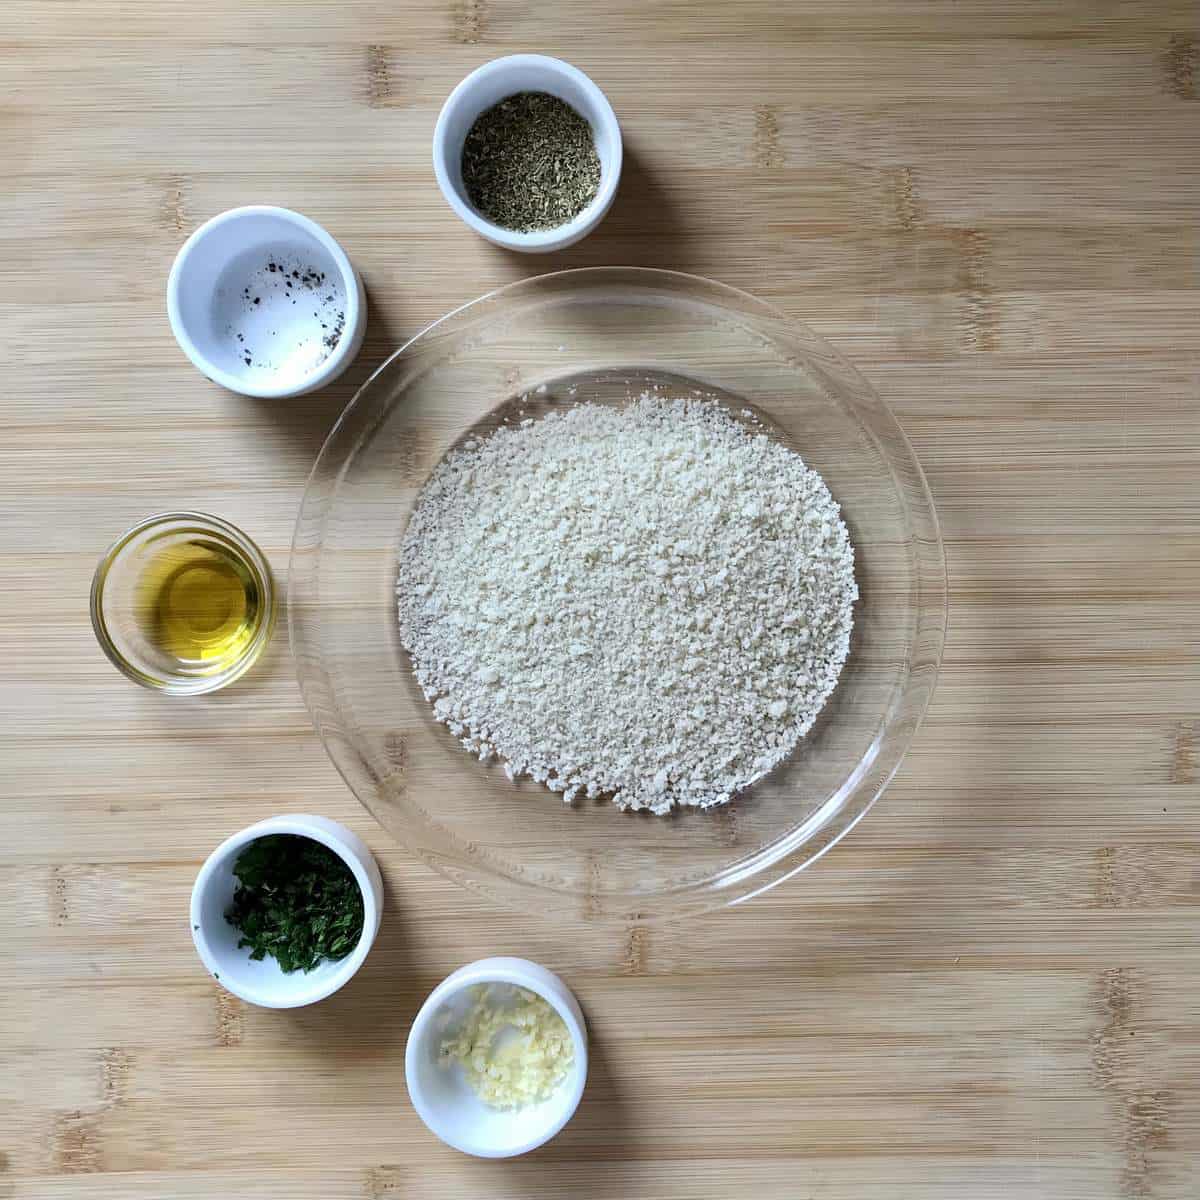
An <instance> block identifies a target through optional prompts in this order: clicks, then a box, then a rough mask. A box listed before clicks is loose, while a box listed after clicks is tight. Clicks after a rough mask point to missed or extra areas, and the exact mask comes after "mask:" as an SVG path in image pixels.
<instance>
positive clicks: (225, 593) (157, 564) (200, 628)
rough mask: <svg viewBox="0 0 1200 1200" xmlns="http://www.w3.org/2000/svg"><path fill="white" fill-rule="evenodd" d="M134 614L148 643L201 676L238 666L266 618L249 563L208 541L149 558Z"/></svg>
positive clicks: (174, 545) (179, 544) (177, 544)
mask: <svg viewBox="0 0 1200 1200" xmlns="http://www.w3.org/2000/svg"><path fill="white" fill-rule="evenodd" d="M135 611H136V613H137V618H138V623H139V624H140V626H141V628H142V632H143V635H144V636H145V638H146V640H147V641H148V642H150V643H151V644H153V645H154V646H155V647H156V648H157V649H158V651H159V652H160V653H162V654H164V655H167V656H169V657H170V658H173V659H175V660H177V661H178V663H179V664H180V666H181V667H182V668H183V669H185V670H187V671H189V672H190V673H194V674H201V675H208V674H215V673H218V672H221V671H224V670H226V669H228V668H229V667H231V666H233V665H234V664H235V663H236V662H237V661H238V660H239V659H240V658H241V657H242V656H243V654H244V653H245V652H246V648H247V647H248V646H249V645H250V643H251V642H253V641H254V638H255V636H256V634H257V633H258V631H259V629H260V627H261V625H262V622H263V620H264V619H265V616H266V613H265V609H264V604H263V597H262V594H261V591H260V589H259V585H258V581H257V579H256V578H255V575H254V574H253V573H252V572H251V571H250V569H249V567H248V566H247V564H246V563H245V562H244V561H243V560H242V559H241V558H239V557H238V556H237V555H236V554H235V553H234V552H233V550H232V548H231V547H228V546H226V545H223V544H222V543H220V542H217V541H214V540H212V539H210V538H206V537H203V536H193V537H191V538H188V539H186V540H178V541H172V542H170V543H169V544H167V545H165V546H163V547H162V548H161V549H160V550H158V552H157V553H156V554H154V555H153V556H152V557H151V558H150V560H149V561H148V562H147V563H146V564H145V567H144V569H143V571H142V575H141V577H140V579H139V580H138V584H137V599H136V602H135Z"/></svg>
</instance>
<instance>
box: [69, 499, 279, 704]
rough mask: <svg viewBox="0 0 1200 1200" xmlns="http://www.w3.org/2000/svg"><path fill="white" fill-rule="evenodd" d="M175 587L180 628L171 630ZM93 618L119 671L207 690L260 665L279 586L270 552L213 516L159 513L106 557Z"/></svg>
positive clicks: (152, 683) (161, 685) (160, 686)
mask: <svg viewBox="0 0 1200 1200" xmlns="http://www.w3.org/2000/svg"><path fill="white" fill-rule="evenodd" d="M172 580H173V581H174V584H175V586H174V589H173V590H172V589H170V586H169V585H170V582H171V581H172ZM214 589H215V590H214ZM168 591H171V595H172V598H173V605H172V607H171V620H172V621H173V622H174V625H173V626H168V627H166V628H164V625H163V619H162V612H161V605H162V604H163V602H164V598H165V597H166V596H167V593H168ZM91 615H92V628H93V629H94V630H95V632H96V639H97V640H98V641H99V643H100V647H101V649H102V650H103V651H104V653H105V654H107V655H108V657H109V660H110V661H111V662H112V664H113V665H114V666H115V667H116V668H117V670H119V671H121V672H122V673H123V674H125V675H126V676H128V677H129V678H130V679H132V680H133V681H134V682H135V683H140V684H141V685H142V686H143V687H148V688H154V689H155V690H157V691H161V692H166V693H167V694H168V695H171V696H199V695H203V694H204V693H206V692H215V691H217V690H218V689H219V688H223V687H225V686H227V685H228V684H230V683H232V682H233V681H234V680H235V679H240V678H241V677H242V676H243V675H244V674H245V673H246V672H247V671H248V670H249V669H250V668H251V667H252V666H253V665H254V664H255V662H257V661H258V658H259V656H260V655H261V654H262V652H263V650H265V649H266V646H267V643H268V642H269V641H270V640H271V632H272V630H273V629H274V627H275V586H274V583H273V581H272V579H271V568H270V566H269V565H268V563H267V560H266V559H265V558H264V557H263V554H262V551H261V550H259V548H258V547H257V546H256V545H255V544H254V542H252V541H251V540H250V538H248V537H247V536H246V535H245V534H244V533H243V532H242V531H241V530H240V529H238V528H237V527H236V526H233V525H230V523H229V522H228V521H222V520H221V518H220V517H212V516H209V515H208V514H207V513H197V512H168V513H159V514H158V515H156V516H153V517H147V518H146V519H145V520H144V521H139V522H138V523H137V524H136V525H135V526H134V527H133V528H132V529H130V530H128V531H126V532H125V533H123V534H122V535H121V536H120V537H119V538H118V539H117V540H116V541H115V542H114V543H113V544H112V545H111V546H110V547H109V548H108V550H107V551H106V552H105V554H104V556H103V557H102V558H101V559H100V562H99V565H98V566H97V567H96V573H95V575H94V576H93V577H92V596H91Z"/></svg>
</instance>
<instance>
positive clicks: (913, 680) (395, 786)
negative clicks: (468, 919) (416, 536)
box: [288, 268, 946, 921]
mask: <svg viewBox="0 0 1200 1200" xmlns="http://www.w3.org/2000/svg"><path fill="white" fill-rule="evenodd" d="M542 384H545V385H546V389H547V390H546V393H544V394H539V393H538V390H537V389H539V387H540V386H541V385H542ZM650 384H658V385H660V386H662V387H663V388H664V389H666V390H670V389H671V388H673V387H688V388H691V387H695V388H699V389H701V390H702V391H704V392H707V393H709V394H714V395H716V396H718V397H719V398H723V399H725V400H727V401H728V402H730V403H732V404H734V405H736V406H738V407H739V408H740V407H743V406H746V405H750V406H752V407H753V408H754V410H755V411H756V412H757V414H758V415H759V416H760V417H762V418H763V419H764V420H765V421H766V423H767V424H768V425H770V426H772V427H773V428H774V431H775V434H776V436H778V437H780V438H781V439H782V440H783V441H785V442H786V443H787V444H789V445H791V446H792V447H793V448H794V449H796V450H797V451H798V452H799V453H800V454H801V455H802V456H803V458H804V459H805V461H806V462H807V463H808V464H809V465H810V466H812V467H814V468H815V469H816V470H818V471H819V472H820V473H821V475H822V476H823V477H824V479H825V481H826V483H827V484H828V485H829V488H830V490H831V491H832V493H833V495H834V497H835V499H837V500H838V501H839V502H840V503H841V505H842V508H843V512H844V515H845V519H846V522H847V525H848V527H849V529H850V534H851V538H852V539H853V542H854V546H855V551H856V556H857V557H856V571H857V575H858V582H859V587H860V590H861V600H860V601H859V603H858V605H857V606H856V609H855V627H854V633H853V637H852V642H851V651H850V657H849V659H848V661H847V663H846V667H845V669H844V671H843V673H842V677H841V680H840V681H839V683H838V686H837V688H836V690H835V692H834V694H833V696H832V697H831V699H830V701H829V703H828V704H827V706H826V708H825V710H824V711H823V712H822V714H821V716H820V717H819V719H818V721H817V724H816V725H815V726H814V728H813V729H812V731H811V732H810V733H809V735H808V736H807V737H806V738H805V739H804V740H803V741H802V742H801V744H800V746H799V747H798V748H797V751H796V752H795V754H793V756H792V757H791V758H790V759H789V760H788V761H787V762H785V763H784V764H783V765H781V766H780V767H779V768H778V769H776V770H775V771H774V772H772V773H771V774H770V775H768V776H767V777H766V778H765V779H763V780H762V781H761V782H759V783H758V784H756V785H755V786H754V787H753V788H752V789H750V790H749V791H748V792H747V793H746V794H745V795H744V796H741V797H739V798H737V799H735V800H734V801H733V802H732V803H731V804H729V805H726V806H724V807H721V808H716V809H709V810H705V811H695V810H689V811H684V812H677V813H675V814H673V815H672V816H669V817H655V816H651V815H648V814H645V813H631V812H621V811H619V810H618V809H616V808H615V807H614V806H613V805H611V804H609V803H607V802H585V803H579V804H576V805H573V806H572V805H566V804H564V803H563V802H562V799H561V798H560V797H559V796H558V795H557V794H555V793H553V792H551V791H549V790H547V789H546V788H545V787H543V786H542V785H540V784H537V783H534V782H532V781H530V780H523V781H518V782H516V783H513V782H510V781H509V780H508V779H507V778H506V776H505V775H504V773H503V771H502V770H501V769H500V768H499V767H498V766H496V765H495V764H494V763H493V764H483V763H481V762H479V761H478V760H477V759H475V758H474V757H472V756H471V755H469V754H468V753H467V752H466V751H465V750H463V749H462V747H461V746H460V745H459V744H458V742H457V740H456V739H455V738H454V737H453V736H452V735H451V734H450V732H449V731H448V730H447V729H446V728H445V727H444V726H442V725H439V724H438V723H437V722H435V721H434V720H433V718H432V715H431V711H430V708H429V705H428V703H427V701H426V700H425V698H424V696H423V695H422V694H421V692H420V690H419V688H418V687H417V685H416V682H415V680H414V679H413V676H412V673H411V670H410V667H409V663H408V660H407V656H406V653H405V652H404V650H403V649H402V648H401V646H400V644H399V638H398V628H397V618H396V602H395V588H396V577H397V562H396V551H397V547H398V544H399V540H400V537H401V535H402V532H403V530H404V528H405V526H406V523H407V520H408V516H409V514H410V513H411V511H412V507H413V504H414V501H415V499H416V496H417V494H418V492H419V490H420V488H421V485H422V484H423V483H424V481H425V479H426V478H427V476H428V474H429V472H430V470H431V469H432V468H433V466H434V465H435V464H436V463H437V461H438V460H439V459H440V458H441V456H442V455H443V454H444V453H445V452H446V451H447V450H448V449H449V448H450V447H451V446H452V445H453V444H454V443H455V442H456V441H458V440H459V439H460V438H461V437H462V436H463V435H464V434H465V433H466V432H467V431H468V430H472V429H478V428H484V429H486V428H488V427H489V426H492V425H494V424H495V422H496V421H497V419H499V418H500V417H502V416H503V415H504V414H505V413H506V412H510V411H512V406H513V405H515V404H518V403H520V398H521V397H522V396H523V395H528V396H529V399H528V400H527V401H526V402H525V403H524V404H522V405H521V406H522V407H528V406H529V405H530V404H531V403H532V404H534V405H536V404H538V403H545V404H553V403H560V402H562V401H561V400H560V399H558V398H561V397H563V396H564V395H565V394H567V393H568V392H569V390H570V388H572V387H573V388H574V389H575V393H574V402H582V401H587V400H599V401H602V402H613V401H614V400H619V399H620V398H621V397H623V396H624V395H626V394H627V393H628V392H629V391H631V390H632V391H634V392H638V391H640V390H642V388H643V387H644V386H647V385H650ZM498 410H499V411H498ZM288 621H289V625H290V629H291V639H292V649H293V653H294V655H295V659H296V666H297V670H298V673H299V678H300V686H301V689H302V691H303V693H304V698H305V701H306V702H307V704H308V707H309V710H310V711H311V713H312V717H313V721H314V722H315V724H316V727H317V730H318V732H319V733H320V735H321V737H322V739H323V740H324V743H325V746H326V749H327V750H328V751H329V754H330V756H331V757H332V759H333V761H334V763H335V764H336V766H337V767H338V769H339V770H340V771H341V773H342V775H343V776H344V777H345V779H346V782H347V783H348V784H349V785H350V787H351V788H352V789H353V791H354V792H355V794H356V795H357V796H358V797H359V798H360V799H361V800H362V801H363V803H364V804H366V806H367V807H368V808H369V809H370V810H371V812H372V813H374V814H375V816H376V817H377V818H378V820H379V821H380V822H381V823H382V824H383V825H384V827H385V828H387V829H388V830H390V831H391V832H392V833H393V834H394V835H395V836H397V837H398V838H400V839H401V840H402V841H403V842H405V843H406V844H407V845H408V846H410V847H411V848H412V849H413V850H415V851H416V852H417V853H418V854H419V855H421V857H422V858H424V859H425V860H426V861H427V862H428V863H430V864H431V865H432V866H434V867H435V868H437V869H438V870H440V871H442V872H443V873H445V874H446V875H448V876H450V877H451V878H453V879H456V880H458V881H459V882H461V883H463V884H464V885H466V886H469V887H472V888H474V889H476V890H478V891H480V892H483V893H485V894H486V895H488V896H491V897H493V898H495V899H498V900H500V901H503V902H506V903H508V904H510V905H515V906H518V907H520V908H522V909H524V910H526V911H530V912H536V913H541V914H546V915H557V916H561V917H568V918H577V919H582V920H591V921H606V920H614V921H615V920H619V921H635V920H649V919H655V918H660V917H672V916H678V915H682V914H685V913H689V912H694V911H697V910H703V909H708V908H713V907H716V906H719V905H724V904H732V903H736V902H739V901H743V900H746V899H748V898H749V897H751V896H754V895H756V894H758V893H759V892H761V891H763V890H764V889H766V888H768V887H771V886H772V885H774V884H776V883H779V882H780V881H781V880H783V879H786V878H787V877H788V876H790V875H792V874H794V873H795V872H797V871H799V870H801V869H802V868H804V867H805V866H807V865H809V864H810V863H812V862H813V861H815V860H816V859H817V858H818V857H820V855H821V854H823V853H824V852H825V851H826V850H828V849H829V848H830V847H831V846H832V845H833V844H834V843H835V842H837V841H838V839H840V838H841V837H842V836H843V835H844V834H845V833H846V832H847V831H848V830H849V829H850V828H851V827H852V826H853V825H854V824H855V823H856V822H857V821H858V820H859V818H860V817H862V815H863V814H864V813H865V812H866V811H867V809H868V808H870V806H871V805H872V803H873V802H874V801H875V799H876V797H878V795H879V794H880V792H881V791H882V790H883V788H884V786H885V785H886V784H887V782H888V780H889V779H890V778H891V777H892V775H893V773H894V772H895V770H896V768H897V766H898V765H899V763H900V759H901V757H902V756H903V754H904V752H905V750H906V749H907V748H908V746H909V744H910V742H911V741H912V738H913V735H914V734H915V733H916V730H917V726H918V724H919V722H920V720H921V717H922V715H923V714H924V712H925V709H926V706H927V705H928V703H929V698H930V695H931V693H932V691H933V687H934V681H935V678H936V675H937V669H938V662H939V659H940V656H941V651H942V641H943V637H944V633H945V621H946V575H945V563H944V558H943V553H942V544H941V540H940V537H939V534H938V525H937V518H936V515H935V513H934V508H933V503H932V500H931V499H930V496H929V491H928V489H927V487H926V485H925V479H924V476H923V475H922V473H921V468H920V466H919V465H918V464H917V460H916V458H915V457H914V455H913V452H912V448H911V447H910V446H909V444H908V441H907V440H906V439H905V437H904V434H903V433H902V432H901V430H900V427H899V425H897V424H896V421H895V419H894V418H893V417H892V415H891V413H890V412H889V411H888V409H887V407H886V406H885V405H884V404H883V403H882V402H881V401H880V400H879V398H878V397H877V396H876V395H875V394H874V393H873V392H872V390H871V388H870V387H869V386H868V384H867V383H866V381H865V380H864V379H863V378H862V377H861V376H860V375H859V374H858V373H857V372H856V371H855V370H854V369H853V368H852V367H851V366H849V364H847V363H846V362H844V361H843V360H842V359H841V358H840V357H839V356H838V355H837V353H836V352H835V351H834V350H833V349H832V348H831V347H830V346H829V345H828V344H826V343H825V342H824V341H822V340H821V339H820V338H818V337H817V336H816V335H814V334H813V333H812V332H811V331H809V330H807V329H805V328H804V327H802V326H798V325H796V324H794V323H793V322H791V321H789V320H787V319H786V318H784V317H783V316H782V315H781V314H780V313H778V312H777V311H775V310H774V309H773V308H771V307H770V306H769V305H766V304H764V303H762V302H761V301H759V300H756V299H754V298H753V297H752V296H749V295H747V294H746V293H744V292H740V291H737V290H735V289H733V288H729V287H725V286H723V285H721V284H717V283H713V282H710V281H708V280H705V279H699V278H695V277H693V276H688V275H680V274H674V273H670V272H664V271H653V270H642V269H634V268H597V269H590V270H581V271H567V272H562V273H558V274H554V275H546V276H542V277H540V278H537V279H530V280H525V281H523V282H521V283H516V284H513V285H512V286H510V287H506V288H502V289H500V290H499V291H496V292H493V293H491V294H489V295H487V296H484V297H482V298H481V299H479V300H476V301H474V302H472V303H470V304H467V305H465V306H464V307H463V308H460V309H458V310H457V311H455V312H453V313H450V314H449V315H448V316H446V317H444V318H443V319H442V320H440V321H438V322H436V323H435V324H433V325H431V326H430V327H429V328H428V329H426V330H424V331H423V332H422V333H420V334H418V335H417V337H415V338H414V339H413V340H412V341H411V342H409V344H408V345H407V346H405V347H404V348H403V349H401V350H400V351H398V352H397V353H396V354H395V355H393V356H392V358H390V359H389V360H388V361H387V362H386V363H385V364H384V365H383V366H382V367H380V369H379V370H378V371H377V372H376V373H375V374H374V375H373V376H372V377H371V379H370V380H368V382H367V383H366V384H365V385H364V387H363V388H362V390H361V391H360V392H359V394H358V395H357V396H356V397H355V400H354V402H353V403H352V404H351V405H350V407H349V408H347V410H346V412H345V413H344V415H343V416H342V418H341V420H340V421H339V422H338V424H337V425H336V427H335V428H334V430H333V432H332V433H331V434H330V435H329V439H328V440H327V441H326V443H325V446H324V448H323V449H322V450H321V454H320V456H319V457H318V459H317V463H316V466H315V467H314V469H313V473H312V476H311V478H310V480H309V483H308V487H307V490H306V491H305V494H304V500H303V503H302V505H301V509H300V516H299V519H298V521H297V525H296V533H295V539H294V541H293V545H292V560H291V575H290V583H289V588H288Z"/></svg>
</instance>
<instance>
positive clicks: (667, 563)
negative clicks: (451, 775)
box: [397, 394, 858, 813]
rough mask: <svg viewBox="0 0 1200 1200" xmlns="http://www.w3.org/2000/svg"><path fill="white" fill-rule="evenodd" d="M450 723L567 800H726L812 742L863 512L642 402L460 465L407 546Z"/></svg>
mask: <svg viewBox="0 0 1200 1200" xmlns="http://www.w3.org/2000/svg"><path fill="white" fill-rule="evenodd" d="M397 590H398V595H399V610H400V637H401V641H402V642H403V644H404V646H405V647H406V649H407V650H408V651H409V653H410V655H411V658H412V665H413V670H414V672H415V674H416V678H417V681H418V682H419V684H420V685H421V688H422V689H423V691H424V693H425V695H426V697H427V698H428V699H429V701H430V702H431V704H432V705H433V710H434V713H435V715H436V717H437V719H438V720H439V721H442V722H444V723H445V724H446V725H447V726H448V727H449V728H450V730H451V732H453V733H454V735H455V736H456V737H458V738H460V739H461V740H462V744H463V745H464V746H465V747H466V748H467V749H468V750H470V751H472V752H473V753H475V754H478V755H479V757H480V758H481V759H484V760H485V761H486V760H489V759H491V758H493V757H495V758H498V759H499V760H500V761H501V762H502V763H503V765H504V769H505V770H506V771H507V772H508V774H509V776H510V777H514V778H515V777H517V776H522V775H528V776H531V777H532V778H533V779H535V780H538V781H540V782H542V783H544V784H545V785H546V786H547V787H549V788H552V789H553V790H555V791H557V792H561V793H562V797H563V799H564V800H567V801H571V800H575V799H577V798H579V797H583V796H587V797H597V796H610V797H611V798H612V800H613V801H614V803H616V804H617V805H618V806H620V807H622V808H632V809H649V810H650V811H652V812H655V813H665V812H668V811H669V810H670V809H671V808H672V807H673V806H675V805H691V806H699V807H701V808H706V807H709V806H711V805H715V804H723V803H725V802H726V801H728V800H730V799H731V798H732V797H733V796H734V795H735V794H736V793H738V792H740V791H742V790H743V789H745V788H746V787H748V786H749V785H750V784H751V783H753V782H754V781H755V780H757V779H759V778H761V777H762V776H763V775H765V774H766V773H767V772H768V771H770V770H771V768H772V767H773V766H775V765H776V764H777V763H778V762H780V761H781V760H782V759H783V758H785V757H786V756H787V755H788V754H789V753H790V752H791V751H792V749H793V748H794V747H795V746H796V743H797V742H798V741H799V740H800V738H802V737H803V736H804V734H805V733H806V732H807V731H808V730H809V728H810V727H811V726H812V724H813V721H814V720H815V719H816V716H817V714H818V713H819V712H820V711H821V707H822V705H824V703H825V701H826V700H827V699H828V697H829V694H830V693H831V692H832V691H833V688H834V685H835V684H836V683H837V679H838V675H839V673H840V672H841V669H842V665H843V663H844V662H845V661H846V654H847V651H848V649H849V642H850V629H851V625H852V620H853V615H852V609H853V605H854V602H855V601H856V600H857V599H858V588H857V585H856V584H855V581H854V551H853V548H852V547H851V545H850V539H849V535H848V534H847V532H846V526H845V524H844V523H843V521H842V519H841V510H840V509H839V507H838V505H837V504H836V503H835V502H834V500H833V498H832V497H831V496H830V494H829V490H828V489H827V488H826V486H825V483H824V481H823V480H822V479H821V477H820V476H819V475H818V474H817V473H816V472H815V471H811V470H809V469H808V468H807V467H806V466H805V465H804V462H803V460H802V459H801V458H800V456H799V455H797V454H796V453H795V452H794V451H792V450H789V449H788V448H787V447H786V446H783V445H781V444H780V443H779V442H777V441H775V440H773V439H771V438H770V437H768V436H767V435H766V434H765V433H762V432H758V431H757V430H756V429H753V428H747V427H746V426H745V425H743V424H741V423H740V422H739V421H737V420H736V419H735V418H734V417H732V416H731V415H730V414H729V413H728V412H727V411H726V410H725V409H724V408H722V407H721V406H720V405H719V404H717V403H716V402H715V401H712V400H705V399H691V398H687V399H668V398H663V397H660V396H657V395H652V394H643V395H642V396H641V397H640V398H639V399H635V400H632V401H631V402H630V403H629V404H628V405H626V406H625V407H622V408H610V407H603V406H600V405H595V404H581V405H579V406H577V407H573V408H569V409H566V410H564V411H562V412H551V413H549V414H548V415H546V416H544V417H541V418H539V419H537V420H533V419H532V418H527V419H525V420H522V421H520V422H518V423H515V424H512V425H507V426H502V427H500V428H499V429H497V430H496V432H495V433H493V434H491V435H490V436H488V437H486V438H483V439H473V440H469V441H467V442H466V443H464V445H463V446H461V447H460V448H458V449H456V450H453V451H452V452H450V453H449V454H448V455H447V456H446V457H445V458H444V459H443V460H442V461H441V463H440V464H439V465H438V466H437V468H436V469H435V470H434V472H433V474H432V475H431V476H430V478H429V480H428V482H427V483H426V484H425V487H424V488H423V490H422V492H421V495H420V496H419V498H418V501H417V505H416V508H415V510H414V512H413V515H412V518H411V520H410V522H409V526H408V529H407V531H406V533H405V536H404V538H403V541H402V543H401V547H400V570H399V576H398V584H397Z"/></svg>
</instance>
